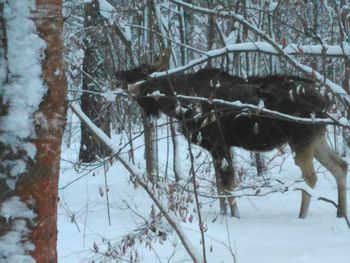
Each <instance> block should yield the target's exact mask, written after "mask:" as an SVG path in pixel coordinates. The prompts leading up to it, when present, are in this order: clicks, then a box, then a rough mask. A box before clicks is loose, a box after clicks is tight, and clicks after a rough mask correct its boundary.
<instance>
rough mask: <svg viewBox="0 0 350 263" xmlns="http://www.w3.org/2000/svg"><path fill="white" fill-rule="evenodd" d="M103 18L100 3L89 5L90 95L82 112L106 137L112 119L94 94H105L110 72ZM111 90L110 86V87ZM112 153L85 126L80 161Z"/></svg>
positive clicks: (85, 66) (86, 68) (86, 59)
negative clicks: (107, 76) (101, 27)
mask: <svg viewBox="0 0 350 263" xmlns="http://www.w3.org/2000/svg"><path fill="white" fill-rule="evenodd" d="M101 25H102V23H101V16H100V7H99V2H98V1H97V0H93V1H92V2H91V3H86V4H85V22H84V27H85V31H86V32H85V34H86V37H85V41H84V42H85V55H84V61H83V71H84V73H83V90H85V91H87V92H85V93H83V95H82V96H81V108H82V110H83V111H84V113H85V114H86V115H87V116H89V118H90V119H91V120H93V121H94V123H95V124H96V125H97V126H98V127H99V128H101V129H102V130H103V131H104V132H105V133H106V134H108V135H110V119H109V116H108V114H107V113H106V111H104V110H106V109H107V107H106V104H105V100H104V99H103V98H102V97H100V96H96V95H95V94H91V93H89V91H93V92H104V90H103V85H102V83H104V82H105V81H106V75H107V74H108V69H109V68H110V67H109V66H108V65H109V63H108V62H107V57H108V56H103V54H106V52H104V50H102V49H103V48H106V43H104V40H105V36H104V32H103V31H102V30H101V29H100V26H101ZM106 86H107V85H106ZM109 154H110V151H109V149H107V148H106V147H105V146H104V145H103V144H101V143H100V142H99V140H97V139H96V138H95V136H94V135H93V134H92V133H91V132H90V131H89V129H88V128H87V127H85V125H82V126H81V144H80V153H79V159H80V160H81V161H83V162H92V161H94V160H96V158H97V157H98V156H100V157H103V156H106V155H109Z"/></svg>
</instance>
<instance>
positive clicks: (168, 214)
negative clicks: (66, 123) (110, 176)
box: [70, 102, 203, 263]
mask: <svg viewBox="0 0 350 263" xmlns="http://www.w3.org/2000/svg"><path fill="white" fill-rule="evenodd" d="M70 108H71V109H72V111H73V112H74V113H75V114H76V115H77V116H78V118H79V119H80V120H81V121H82V122H83V123H84V124H85V125H86V126H87V127H88V128H89V129H90V131H91V132H92V133H93V134H95V135H96V136H97V137H98V138H99V139H100V140H101V141H102V142H103V143H104V144H105V145H106V146H107V147H109V148H110V150H111V151H112V153H113V155H115V156H116V158H117V160H119V161H120V162H121V163H122V165H123V166H124V167H125V168H126V169H127V170H128V171H129V172H130V174H131V175H132V178H133V179H134V180H135V181H136V182H137V183H138V184H139V185H141V187H142V188H143V189H144V190H145V191H146V192H147V194H148V195H149V197H150V198H151V199H152V201H153V202H154V203H155V204H156V206H157V207H158V209H159V210H160V211H161V212H162V213H163V215H164V217H165V218H166V219H167V221H168V223H169V224H170V225H171V227H172V228H173V229H174V230H175V232H176V234H177V235H178V237H179V238H180V240H181V243H182V245H183V246H184V248H185V249H186V251H187V253H188V254H189V256H190V257H191V259H192V260H193V262H195V263H201V262H203V260H202V255H201V254H198V253H197V249H196V247H195V246H194V245H193V244H191V242H190V240H188V238H187V237H186V234H185V232H184V230H183V229H182V228H181V223H180V222H179V220H178V219H177V217H176V215H175V214H174V213H173V212H172V211H169V210H168V209H166V207H167V205H165V204H163V203H162V201H161V200H160V199H159V198H158V197H157V196H156V194H155V193H154V191H153V190H152V188H151V186H150V185H149V184H148V183H147V181H146V180H145V179H144V176H143V175H144V173H143V171H141V170H140V169H139V168H137V167H136V166H135V165H133V164H132V163H130V162H129V161H127V160H126V159H125V158H123V157H122V156H120V154H119V149H118V147H116V146H115V144H114V142H113V141H112V140H111V138H109V137H108V136H107V135H106V134H105V133H104V132H103V131H102V130H101V129H100V128H98V127H97V126H96V125H95V124H94V123H93V122H92V121H91V120H90V119H89V117H88V116H86V114H85V113H84V112H83V111H82V110H81V108H80V106H79V105H78V104H77V103H75V102H73V103H71V104H70Z"/></svg>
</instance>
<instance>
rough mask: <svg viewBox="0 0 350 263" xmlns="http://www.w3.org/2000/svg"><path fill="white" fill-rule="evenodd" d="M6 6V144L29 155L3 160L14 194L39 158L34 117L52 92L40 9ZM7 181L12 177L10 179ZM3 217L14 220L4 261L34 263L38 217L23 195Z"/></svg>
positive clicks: (1, 65)
mask: <svg viewBox="0 0 350 263" xmlns="http://www.w3.org/2000/svg"><path fill="white" fill-rule="evenodd" d="M3 3H4V11H3V15H4V19H5V21H6V33H7V60H6V61H5V60H3V59H1V60H0V94H1V95H2V97H3V102H4V103H6V104H7V105H8V113H7V115H5V116H2V117H1V118H0V127H1V134H0V142H1V143H3V144H5V145H6V146H9V148H10V149H11V150H12V152H13V153H14V154H16V153H17V152H18V151H19V150H24V151H26V156H25V155H23V154H22V158H23V160H22V159H15V158H14V159H13V160H6V159H4V160H2V165H3V168H4V169H7V170H9V174H7V175H6V176H5V178H4V177H3V178H2V180H3V179H5V181H6V183H7V186H8V188H9V189H10V190H13V189H14V188H15V186H16V181H17V179H18V177H19V176H21V175H22V174H23V173H25V172H26V162H25V161H24V160H25V159H30V158H31V159H34V156H35V153H36V148H35V146H34V144H32V143H30V142H28V141H29V140H30V139H34V138H35V131H34V121H33V115H34V113H35V112H36V111H37V110H38V108H39V104H40V102H41V101H42V98H43V96H44V95H45V93H46V90H47V89H46V87H45V85H44V83H43V81H42V65H41V61H42V59H43V58H44V50H45V48H46V43H45V41H44V40H42V39H41V38H40V37H39V36H38V34H37V32H36V26H35V24H34V22H33V21H32V20H31V19H30V18H31V16H32V14H31V11H34V10H35V0H27V1H18V0H9V1H5V2H3ZM6 177H7V178H6ZM0 215H1V216H2V217H4V218H5V219H6V220H8V221H11V223H10V224H9V226H10V227H11V229H9V230H6V232H4V233H1V236H0V260H1V263H13V262H20V263H32V262H34V259H33V258H32V257H31V256H30V255H29V252H30V251H32V250H34V245H33V244H32V243H31V242H30V241H28V236H29V235H30V229H29V228H28V226H27V224H29V223H30V224H31V223H33V222H32V221H33V219H34V218H35V213H34V212H33V210H32V209H30V208H29V207H28V206H27V204H26V203H24V202H22V201H21V200H20V199H19V197H17V196H12V197H10V198H8V199H7V200H3V201H2V204H1V207H0Z"/></svg>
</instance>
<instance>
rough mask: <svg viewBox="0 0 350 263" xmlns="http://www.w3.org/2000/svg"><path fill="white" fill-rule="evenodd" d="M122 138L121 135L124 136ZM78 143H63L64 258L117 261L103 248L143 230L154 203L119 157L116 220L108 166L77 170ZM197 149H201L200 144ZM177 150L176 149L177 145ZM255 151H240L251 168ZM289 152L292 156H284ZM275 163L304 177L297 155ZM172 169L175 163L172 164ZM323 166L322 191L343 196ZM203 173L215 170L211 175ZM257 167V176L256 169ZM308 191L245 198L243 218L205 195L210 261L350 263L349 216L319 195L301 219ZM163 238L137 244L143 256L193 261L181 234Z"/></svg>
mask: <svg viewBox="0 0 350 263" xmlns="http://www.w3.org/2000/svg"><path fill="white" fill-rule="evenodd" d="M76 133H79V132H78V131H76ZM166 135H167V133H166V130H162V131H161V132H159V134H158V136H159V138H164V139H162V140H160V141H159V165H160V169H161V170H164V169H165V163H166V159H167V158H166V157H167V146H166V145H167V139H166V138H165V137H166ZM141 137H142V136H141ZM115 139H116V140H119V138H118V137H116V138H115ZM73 141H74V143H72V145H71V147H70V148H69V149H68V148H67V147H66V145H63V153H62V162H61V177H60V187H61V189H60V192H59V196H60V202H59V211H58V231H59V233H58V234H59V236H58V253H59V262H60V263H78V262H92V260H95V262H113V261H108V260H106V261H103V257H102V256H101V253H100V252H102V251H103V249H104V248H105V247H106V243H108V242H107V241H109V243H110V244H111V246H113V244H114V243H116V242H118V241H120V240H121V238H122V237H123V236H125V235H126V234H128V233H129V232H131V233H135V232H133V231H134V230H135V229H139V228H140V227H141V226H142V225H143V223H144V219H143V218H145V219H149V215H150V212H151V207H152V201H151V200H150V198H149V197H148V195H147V194H146V193H145V191H144V190H143V189H142V188H141V187H137V188H135V187H134V185H133V184H132V183H131V182H130V176H129V174H128V172H127V171H126V170H125V169H124V168H123V167H122V165H121V164H120V163H116V162H115V163H113V165H112V166H111V167H109V168H108V171H107V174H106V178H107V184H108V189H109V192H108V194H109V203H110V205H109V208H110V219H111V225H109V222H108V211H107V202H106V195H105V176H104V169H105V168H104V167H103V166H102V167H99V168H96V169H95V170H94V172H93V173H92V172H91V173H88V171H80V172H77V171H76V169H74V168H77V167H76V166H75V165H74V164H73V163H71V162H75V161H76V158H77V153H78V150H79V148H78V146H79V145H78V143H76V142H77V141H79V136H74V137H73ZM180 142H181V153H182V155H181V169H182V170H183V171H185V172H186V173H187V171H188V170H189V169H188V167H189V165H190V163H189V160H188V159H187V158H186V157H187V151H186V141H185V140H184V139H183V138H182V139H181V140H180ZM142 143H143V142H142V139H138V140H137V141H136V142H135V148H137V146H142ZM195 148H196V149H195V150H196V151H197V153H198V152H199V150H200V149H198V148H197V147H195ZM169 149H170V153H171V151H172V147H170V148H169ZM274 155H276V152H272V153H270V154H268V155H266V156H267V158H270V157H271V156H274ZM248 157H249V154H248V153H247V152H245V151H241V150H237V152H236V158H237V165H238V166H244V160H249V158H248ZM284 157H287V158H286V159H285V160H284V161H283V159H284ZM206 158H207V154H206V153H202V154H201V155H200V156H199V157H198V159H200V160H199V161H198V162H197V164H199V163H200V162H201V161H203V160H205V159H206ZM136 159H137V164H138V165H140V166H143V165H144V158H143V148H142V147H139V148H138V149H137V151H136ZM171 160H172V158H171V157H169V161H171ZM280 164H282V166H280ZM248 166H249V165H248ZM269 166H270V167H273V168H272V169H271V171H270V175H271V176H276V177H278V178H279V179H280V180H284V181H286V182H288V181H293V180H295V179H297V178H299V177H300V174H301V172H300V171H299V169H298V168H297V167H295V166H294V162H293V159H292V155H291V153H287V154H286V155H284V156H278V157H277V158H275V160H274V161H273V162H272V163H271V164H270V165H269ZM169 167H172V166H171V164H169ZM316 167H317V171H318V172H319V173H318V175H319V180H318V183H317V188H316V193H317V194H318V195H321V196H324V197H326V198H329V199H332V200H336V185H335V181H334V179H333V178H332V177H331V176H330V175H329V174H328V173H326V172H325V171H324V169H323V168H320V166H319V165H318V164H317V165H316ZM200 171H201V176H207V179H211V180H213V175H212V173H213V171H212V169H211V170H208V169H207V170H205V169H202V170H200ZM203 171H207V173H208V174H207V175H205V174H204V172H203ZM279 172H280V173H279ZM249 173H250V174H254V171H253V170H251V171H249ZM273 174H274V175H273ZM78 178H80V179H79V180H77V181H75V182H74V180H76V179H78ZM348 181H349V180H348ZM72 182H73V183H72ZM70 183H71V184H70ZM348 183H350V182H348ZM101 193H102V194H101ZM300 195H301V194H300V191H293V189H292V187H291V190H290V191H287V192H285V193H274V194H270V195H267V196H260V197H242V198H240V199H239V200H238V205H239V210H240V215H241V218H240V219H235V218H231V217H225V216H222V215H220V214H219V205H218V201H216V202H214V203H213V202H212V200H210V199H206V198H203V197H202V198H201V201H202V205H203V206H202V209H201V212H202V216H203V219H204V221H205V223H206V225H207V227H208V229H207V231H206V233H205V234H206V246H207V250H206V251H207V258H208V262H209V263H216V262H225V263H226V262H234V260H233V257H232V253H233V254H234V255H235V258H236V262H238V263H264V262H269V263H275V262H276V263H281V262H284V263H304V262H305V263H313V262H315V263H316V262H317V263H329V262H335V263H348V262H349V259H350V229H348V227H347V225H346V222H345V220H343V219H338V218H336V210H335V208H334V207H333V206H332V205H331V204H329V203H326V202H323V201H317V200H313V202H312V204H311V208H310V212H309V216H308V218H307V219H303V220H300V219H298V218H297V217H298V213H299V205H300ZM348 195H350V191H349V190H348ZM348 199H349V198H348ZM190 221H191V220H187V221H186V222H183V223H182V227H183V229H184V231H185V233H186V234H187V237H188V238H189V239H190V240H191V242H192V243H193V245H194V248H195V249H196V250H197V252H198V253H200V252H201V244H200V233H199V230H198V220H197V216H196V214H195V213H194V219H193V221H192V222H190ZM161 243H163V244H160V242H159V241H157V242H155V243H151V246H148V247H146V246H145V242H143V243H141V244H139V245H137V246H136V248H137V255H138V257H139V262H144V263H153V262H154V263H156V262H191V259H190V257H189V256H188V255H187V253H186V251H185V250H184V248H183V247H182V245H181V243H180V241H179V240H178V238H177V237H176V235H175V233H174V232H173V233H172V234H171V235H168V236H167V240H166V241H165V242H161ZM133 255H135V253H134V254H133ZM126 259H127V258H126ZM122 262H124V261H122ZM125 262H128V261H127V260H126V261H125Z"/></svg>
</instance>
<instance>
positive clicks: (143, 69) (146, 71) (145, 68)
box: [141, 66, 149, 76]
mask: <svg viewBox="0 0 350 263" xmlns="http://www.w3.org/2000/svg"><path fill="white" fill-rule="evenodd" d="M141 72H142V74H144V75H146V76H147V75H148V74H149V69H148V67H146V66H143V67H142V68H141Z"/></svg>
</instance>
